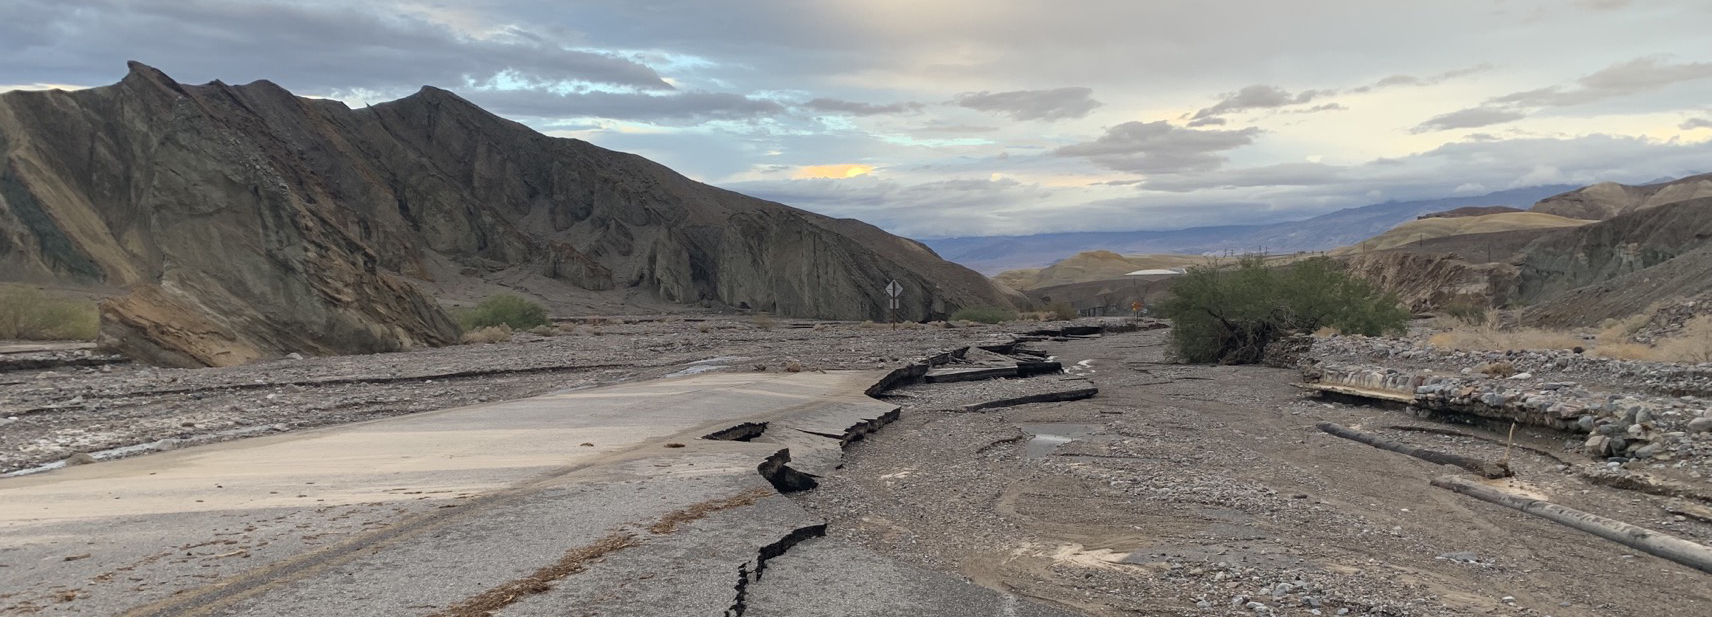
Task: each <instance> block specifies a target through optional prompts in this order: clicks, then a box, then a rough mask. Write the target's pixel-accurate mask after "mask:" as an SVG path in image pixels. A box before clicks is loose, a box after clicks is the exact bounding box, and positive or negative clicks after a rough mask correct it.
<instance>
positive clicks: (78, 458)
mask: <svg viewBox="0 0 1712 617" xmlns="http://www.w3.org/2000/svg"><path fill="white" fill-rule="evenodd" d="M94 462H95V457H94V456H90V455H89V453H88V452H78V453H77V454H73V455H71V456H68V457H65V466H66V467H71V466H74V465H88V464H90V463H94Z"/></svg>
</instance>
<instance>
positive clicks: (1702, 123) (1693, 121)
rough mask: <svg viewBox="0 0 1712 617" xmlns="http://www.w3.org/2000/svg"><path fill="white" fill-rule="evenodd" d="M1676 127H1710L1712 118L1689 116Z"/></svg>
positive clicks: (1690, 128) (1683, 128) (1711, 126)
mask: <svg viewBox="0 0 1712 617" xmlns="http://www.w3.org/2000/svg"><path fill="white" fill-rule="evenodd" d="M1678 128H1681V129H1682V130H1684V131H1692V130H1694V129H1712V118H1689V119H1687V120H1684V121H1683V122H1682V124H1680V125H1678Z"/></svg>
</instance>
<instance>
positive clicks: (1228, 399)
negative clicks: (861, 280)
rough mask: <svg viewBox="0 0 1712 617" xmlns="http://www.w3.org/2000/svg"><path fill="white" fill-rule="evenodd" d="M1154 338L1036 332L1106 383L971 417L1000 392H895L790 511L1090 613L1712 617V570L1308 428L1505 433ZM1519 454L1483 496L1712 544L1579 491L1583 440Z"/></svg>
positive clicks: (1697, 530)
mask: <svg viewBox="0 0 1712 617" xmlns="http://www.w3.org/2000/svg"><path fill="white" fill-rule="evenodd" d="M1164 336H1165V334H1164V332H1163V331H1153V332H1138V333H1130V334H1120V335H1109V336H1106V337H1103V338H1100V339H1097V340H1078V341H1071V342H1066V343H1046V344H1045V349H1046V350H1048V351H1050V352H1051V353H1053V354H1055V355H1056V356H1057V357H1058V359H1060V360H1062V361H1064V362H1065V363H1066V364H1067V365H1069V366H1072V367H1074V368H1073V369H1072V370H1075V371H1076V372H1078V373H1079V374H1080V375H1081V376H1084V377H1087V378H1089V379H1091V380H1093V381H1094V382H1095V383H1096V384H1098V385H1099V387H1100V389H1101V392H1100V394H1099V395H1098V396H1097V397H1095V398H1092V399H1088V400H1085V401H1076V402H1066V403H1052V404H1042V405H1030V406H1023V407H1013V408H1008V409H1002V410H994V411H988V412H976V413H967V412H957V411H946V410H947V409H953V408H955V406H957V405H959V404H963V403H968V402H975V401H977V400H981V399H984V398H988V397H991V396H993V395H994V394H995V392H993V391H992V390H993V388H994V386H992V385H983V384H979V383H972V384H945V385H917V386H911V387H909V388H905V389H903V390H899V391H896V392H895V393H894V394H895V396H894V397H893V398H892V400H894V401H896V402H898V403H900V404H902V405H904V406H905V409H904V413H903V416H902V419H900V420H899V421H898V422H896V423H894V424H892V425H891V426H889V427H887V428H886V429H885V430H884V431H881V432H880V433H879V434H877V435H875V436H873V437H872V438H870V439H868V440H866V441H864V442H862V443H860V444H857V445H856V446H854V447H853V448H852V449H851V451H850V452H849V455H848V456H849V459H848V462H847V464H846V465H845V466H844V467H843V469H842V470H840V471H839V472H837V473H835V474H834V475H832V476H831V477H829V478H827V479H826V481H824V482H822V484H821V488H820V489H817V490H815V491H811V492H808V493H804V494H802V496H801V497H799V499H801V500H802V502H803V503H804V504H805V505H806V506H807V507H808V508H809V509H810V510H811V511H813V512H815V513H817V514H819V515H821V516H824V517H826V518H827V519H828V520H829V521H830V525H829V527H828V529H829V533H831V534H832V535H834V536H837V537H840V538H844V539H848V540H851V541H855V542H858V543H861V544H863V545H866V546H868V547H870V548H873V549H876V550H878V551H879V552H881V553H883V554H889V555H893V556H895V557H898V558H901V559H904V560H906V561H909V562H911V563H915V564H919V565H923V566H926V567H929V568H933V569H937V570H941V571H945V572H950V573H956V574H960V575H963V576H966V577H968V578H970V579H971V580H973V581H975V582H977V583H980V584H982V585H984V586H988V587H994V588H998V589H1003V590H1008V591H1011V592H1013V593H1016V594H1019V595H1023V596H1027V597H1032V598H1037V599H1040V600H1044V601H1047V602H1050V603H1053V604H1057V605H1061V606H1064V607H1069V608H1074V609H1077V610H1080V611H1084V612H1086V613H1088V614H1091V615H1102V616H1105V615H1112V616H1116V615H1255V614H1263V615H1264V614H1276V615H1310V614H1323V615H1340V614H1355V615H1362V614H1378V615H1470V614H1478V615H1486V614H1492V615H1554V616H1559V617H1567V616H1590V617H1591V616H1613V615H1635V616H1642V615H1646V616H1653V615H1712V575H1708V574H1705V573H1702V572H1698V571H1695V570H1692V569H1690V568H1687V567H1684V566H1681V565H1677V564H1675V563H1672V562H1669V561H1665V560H1662V559H1659V558H1656V557H1652V556H1649V555H1646V554H1643V553H1639V552H1637V551H1633V550H1629V549H1627V548H1625V547H1623V546H1621V545H1618V544H1615V543H1612V542H1609V541H1607V540H1603V539H1599V538H1596V537H1593V536H1590V535H1587V534H1584V533H1581V532H1578V531H1574V530H1572V529H1569V528H1566V527H1561V526H1558V525H1556V524H1554V523H1551V522H1549V521H1546V520H1544V519H1540V518H1535V517H1532V516H1530V515H1527V514H1523V513H1521V512H1517V511H1514V510H1509V509H1505V508H1502V507H1500V506H1496V505H1492V504H1488V503H1485V502H1480V501H1476V500H1474V499H1472V498H1469V497H1465V496H1462V495H1458V494H1455V493H1451V492H1449V491H1446V490H1443V489H1438V488H1433V487H1431V486H1429V484H1428V482H1429V481H1430V480H1432V479H1433V478H1434V477H1436V476H1440V475H1447V474H1450V475H1462V476H1464V477H1472V476H1468V475H1467V474H1466V473H1464V472H1462V471H1461V470H1460V469H1456V468H1452V467H1440V466H1435V465H1432V464H1430V463H1426V462H1424V461H1420V460H1417V459H1414V458H1410V457H1406V456H1403V455H1400V454H1395V453H1392V452H1386V451H1382V450H1378V449H1374V448H1371V447H1369V446H1366V445H1362V444H1359V443H1356V442H1352V441H1347V440H1343V439H1339V438H1336V437H1333V436H1330V435H1327V434H1324V433H1322V432H1320V431H1319V430H1316V429H1315V427H1314V424H1315V423H1316V422H1321V421H1331V422H1337V423H1340V424H1343V425H1346V426H1352V427H1359V428H1361V429H1363V430H1368V431H1372V432H1374V433H1378V434H1381V435H1383V436H1384V437H1386V438H1388V439H1392V440H1396V441H1402V442H1405V443H1410V444H1412V445H1417V446H1421V447H1430V448H1435V449H1439V450H1445V451H1452V452H1457V453H1461V454H1465V455H1470V456H1479V457H1484V458H1488V459H1490V460H1497V459H1499V458H1501V457H1503V456H1504V451H1505V447H1504V446H1503V445H1502V444H1501V443H1493V442H1488V441H1484V440H1480V439H1470V438H1466V437H1455V436H1444V435H1436V434H1431V433H1419V432H1411V431H1407V430H1400V429H1395V428H1388V427H1394V426H1429V427H1436V428H1445V426H1444V425H1434V423H1431V422H1426V421H1421V420H1417V419H1415V418H1413V417H1412V416H1410V415H1408V414H1405V413H1402V412H1401V411H1397V410H1384V409H1376V408H1372V407H1362V406H1352V405H1343V404H1333V403H1326V402H1323V401H1320V400H1317V399H1314V398H1311V397H1309V396H1307V395H1305V394H1304V393H1303V392H1301V391H1299V390H1297V389H1296V388H1293V387H1292V386H1291V383H1292V382H1293V381H1295V380H1296V379H1297V377H1298V375H1297V373H1296V372H1295V371H1291V370H1282V369H1269V368H1261V367H1247V366H1245V367H1224V366H1181V365H1170V364H1164V363H1163V359H1164V358H1163V357H1162V353H1161V352H1162V342H1163V339H1164ZM1083 361H1086V362H1083ZM1030 381H1031V382H1035V384H1037V385H1035V386H1033V387H1035V388H1038V389H1050V388H1053V387H1057V386H1055V385H1054V384H1052V383H1051V382H1050V381H1048V380H1045V379H1040V378H1037V379H1036V380H1030ZM1015 388H1016V386H1014V385H1013V386H1009V387H1008V388H1007V389H1006V391H1005V392H1004V394H1007V395H1009V394H1012V392H1011V390H1014V389H1015ZM1454 428H1455V429H1456V430H1459V431H1464V432H1468V433H1471V434H1480V435H1484V436H1486V437H1490V438H1494V439H1497V440H1498V441H1499V442H1502V440H1503V436H1501V435H1496V434H1492V433H1485V432H1482V431H1481V430H1480V429H1475V428H1471V427H1463V426H1458V427H1454ZM1031 433H1032V434H1031ZM1033 435H1039V437H1034V436H1033ZM1518 442H1519V443H1520V444H1522V445H1528V446H1532V447H1535V448H1537V449H1538V450H1540V452H1534V451H1529V450H1523V449H1516V450H1514V452H1513V453H1512V457H1513V458H1512V462H1511V465H1512V467H1513V468H1514V469H1515V471H1516V472H1517V478H1515V479H1514V480H1507V481H1499V482H1497V483H1498V484H1501V485H1504V486H1508V487H1510V488H1512V489H1514V490H1519V491H1524V492H1528V493H1533V494H1536V495H1538V496H1542V497H1545V498H1549V499H1551V500H1552V501H1554V502H1557V503H1560V504H1563V505H1566V506H1570V507H1573V508H1578V509H1582V510H1586V511H1590V512H1594V513H1597V514H1601V515H1604V516H1607V517H1611V518H1616V519H1619V520H1623V521H1627V522H1630V523H1632V524H1637V525H1641V526H1644V527H1649V528H1652V529H1655V530H1660V531H1664V532H1666V533H1670V534H1674V535H1677V536H1680V537H1683V538H1687V539H1692V540H1695V541H1699V542H1712V525H1708V524H1706V523H1704V522H1699V521H1695V520H1692V519H1686V518H1684V517H1680V516H1676V515H1673V514H1671V513H1669V512H1667V511H1665V510H1664V509H1663V506H1664V505H1665V504H1666V503H1667V502H1669V500H1668V499H1666V498H1662V497H1655V496H1651V495H1643V494H1639V493H1633V492H1628V491H1623V490H1618V489H1612V488H1606V487H1602V486H1594V485H1591V484H1588V483H1585V482H1584V481H1582V480H1580V479H1578V478H1577V477H1576V476H1575V475H1574V474H1573V473H1572V470H1573V469H1574V468H1575V467H1576V466H1579V465H1587V464H1599V463H1598V462H1595V461H1592V460H1591V459H1587V458H1586V457H1583V456H1579V455H1577V454H1576V453H1574V452H1571V451H1569V450H1566V449H1565V445H1566V444H1568V443H1579V439H1576V438H1575V437H1573V436H1570V435H1566V434H1552V433H1549V432H1546V431H1543V430H1540V429H1525V428H1524V429H1522V430H1520V431H1519V434H1518Z"/></svg>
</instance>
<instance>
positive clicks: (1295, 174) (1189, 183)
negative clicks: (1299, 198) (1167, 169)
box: [1141, 163, 1347, 193]
mask: <svg viewBox="0 0 1712 617" xmlns="http://www.w3.org/2000/svg"><path fill="white" fill-rule="evenodd" d="M1345 171H1346V168H1344V167H1338V166H1335V165H1325V164H1321V163H1281V164H1278V165H1266V166H1262V167H1249V168H1246V169H1230V170H1219V171H1213V172H1205V173H1191V174H1174V175H1164V176H1154V177H1150V178H1148V179H1147V180H1146V181H1144V182H1142V183H1141V188H1143V189H1147V190H1152V191H1170V192H1176V193H1185V192H1189V191H1200V190H1207V189H1226V188H1240V187H1261V186H1318V185H1327V184H1335V183H1338V182H1343V181H1344V180H1346V179H1347V175H1346V174H1345Z"/></svg>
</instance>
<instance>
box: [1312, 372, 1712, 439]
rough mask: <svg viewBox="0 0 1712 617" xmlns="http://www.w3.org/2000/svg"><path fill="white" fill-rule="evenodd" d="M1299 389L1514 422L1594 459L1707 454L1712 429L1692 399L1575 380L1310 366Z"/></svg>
mask: <svg viewBox="0 0 1712 617" xmlns="http://www.w3.org/2000/svg"><path fill="white" fill-rule="evenodd" d="M1303 374H1304V375H1303V377H1304V381H1305V382H1306V384H1307V385H1308V386H1310V387H1312V388H1315V389H1319V390H1322V391H1327V392H1333V393H1336V394H1343V395H1350V396H1357V397H1364V398H1369V399H1374V400H1380V401H1388V402H1394V403H1399V404H1402V405H1405V406H1406V407H1407V408H1408V409H1409V410H1411V411H1412V412H1414V413H1416V414H1419V415H1428V416H1433V415H1437V416H1441V417H1443V418H1444V419H1451V420H1457V419H1464V420H1465V421H1466V420H1486V421H1494V422H1499V423H1510V422H1514V423H1517V424H1520V425H1524V426H1536V427H1543V428H1549V429H1553V430H1557V431H1563V432H1565V433H1569V434H1574V435H1581V436H1584V437H1585V443H1584V444H1583V451H1584V452H1585V453H1586V454H1588V455H1589V456H1595V457H1607V456H1612V457H1626V458H1642V459H1651V458H1658V457H1661V456H1663V457H1665V458H1664V460H1669V459H1670V457H1673V456H1675V457H1685V456H1691V455H1695V454H1701V453H1703V452H1701V451H1702V450H1707V449H1712V443H1706V440H1704V439H1697V438H1696V437H1695V435H1696V434H1698V433H1704V432H1707V431H1712V418H1708V417H1706V416H1705V415H1704V414H1705V413H1706V411H1705V410H1702V409H1698V408H1696V407H1695V406H1694V405H1693V404H1692V401H1690V400H1684V399H1680V398H1678V399H1670V398H1664V397H1657V396H1649V395H1645V394H1633V393H1630V394H1623V393H1614V392H1607V391H1601V390H1592V389H1588V388H1585V387H1582V386H1581V385H1580V384H1578V383H1575V382H1551V381H1536V380H1533V379H1532V375H1531V374H1528V373H1520V374H1516V375H1513V376H1511V377H1509V378H1503V379H1493V378H1489V377H1486V376H1484V375H1478V374H1470V375H1462V374H1446V373H1437V372H1433V371H1431V370H1424V369H1423V370H1399V369H1386V368H1377V367H1372V366H1350V365H1336V364H1318V365H1313V366H1309V367H1307V368H1305V369H1303Z"/></svg>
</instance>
